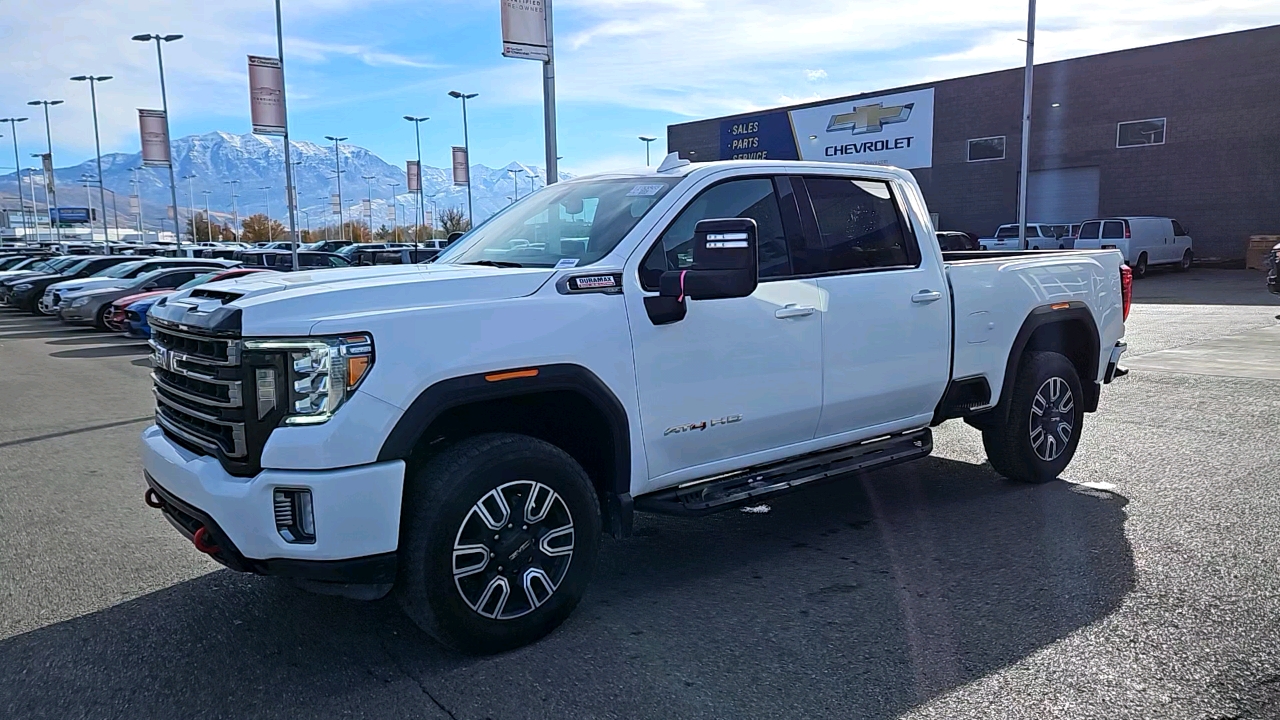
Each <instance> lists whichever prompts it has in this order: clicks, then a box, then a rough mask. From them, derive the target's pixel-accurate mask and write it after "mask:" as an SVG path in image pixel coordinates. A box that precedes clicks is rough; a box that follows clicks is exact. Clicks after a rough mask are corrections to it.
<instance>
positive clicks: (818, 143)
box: [720, 88, 933, 170]
mask: <svg viewBox="0 0 1280 720" xmlns="http://www.w3.org/2000/svg"><path fill="white" fill-rule="evenodd" d="M720 140H721V147H720V159H722V160H749V159H755V160H797V159H798V160H820V161H824V162H847V163H869V164H873V165H894V166H897V167H900V168H905V169H908V170H910V169H913V168H925V167H931V166H932V165H933V88H928V89H926V90H914V91H911V92H905V93H897V94H894V95H881V96H878V97H870V98H862V99H860V100H856V101H842V102H835V103H827V104H824V105H817V106H814V107H807V108H802V109H799V110H792V111H790V112H785V111H773V112H769V113H763V114H761V115H755V116H749V117H738V118H732V119H729V120H724V121H722V122H721V123H720Z"/></svg>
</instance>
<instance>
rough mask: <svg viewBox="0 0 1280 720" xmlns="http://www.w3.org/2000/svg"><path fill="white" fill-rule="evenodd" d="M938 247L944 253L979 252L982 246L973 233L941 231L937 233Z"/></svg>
mask: <svg viewBox="0 0 1280 720" xmlns="http://www.w3.org/2000/svg"><path fill="white" fill-rule="evenodd" d="M938 247H940V248H942V249H943V250H944V251H960V250H981V249H982V244H981V243H979V242H978V236H977V235H974V234H973V233H967V232H957V231H953V230H943V231H942V232H939V233H938Z"/></svg>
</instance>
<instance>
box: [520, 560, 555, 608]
mask: <svg viewBox="0 0 1280 720" xmlns="http://www.w3.org/2000/svg"><path fill="white" fill-rule="evenodd" d="M555 591H556V587H555V585H554V584H553V583H552V582H551V578H549V577H547V573H546V572H544V571H543V569H542V568H529V569H528V570H525V571H524V594H525V595H526V596H527V597H528V598H529V607H535V608H536V607H538V606H539V605H541V604H542V603H544V602H546V601H547V600H550V599H551V594H552V593H554V592H555Z"/></svg>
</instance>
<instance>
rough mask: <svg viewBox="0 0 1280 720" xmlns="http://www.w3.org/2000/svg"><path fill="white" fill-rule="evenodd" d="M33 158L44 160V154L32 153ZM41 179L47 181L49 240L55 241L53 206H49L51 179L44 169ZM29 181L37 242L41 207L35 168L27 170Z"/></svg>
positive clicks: (45, 186)
mask: <svg viewBox="0 0 1280 720" xmlns="http://www.w3.org/2000/svg"><path fill="white" fill-rule="evenodd" d="M31 157H33V158H41V159H43V158H44V154H43V153H31ZM40 177H42V178H44V179H45V183H44V207H45V211H46V215H47V216H48V217H46V218H45V219H46V220H48V221H49V239H50V240H52V239H53V206H52V205H50V204H49V183H48V181H49V178H47V177H45V172H44V168H41V169H40ZM27 179H28V180H30V181H31V213H32V215H33V217H34V220H35V224H36V240H37V241H38V240H39V239H40V212H39V211H40V205H39V203H37V202H36V170H35V168H27Z"/></svg>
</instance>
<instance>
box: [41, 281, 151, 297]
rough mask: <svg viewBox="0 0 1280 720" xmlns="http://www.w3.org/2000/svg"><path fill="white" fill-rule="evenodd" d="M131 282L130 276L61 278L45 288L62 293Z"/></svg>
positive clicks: (118, 285)
mask: <svg viewBox="0 0 1280 720" xmlns="http://www.w3.org/2000/svg"><path fill="white" fill-rule="evenodd" d="M131 282H133V280H132V279H130V278H80V279H79V280H63V281H62V282H56V283H54V284H52V285H50V286H49V287H47V288H45V289H46V290H53V291H56V292H60V293H62V294H63V295H66V294H67V293H73V292H80V291H81V290H96V289H98V288H105V287H120V286H121V285H127V284H129V283H131Z"/></svg>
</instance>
